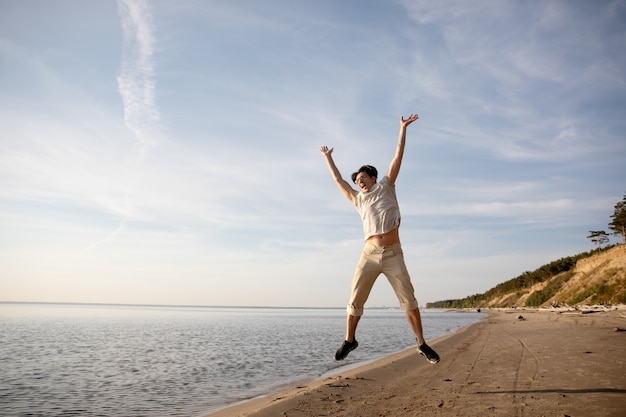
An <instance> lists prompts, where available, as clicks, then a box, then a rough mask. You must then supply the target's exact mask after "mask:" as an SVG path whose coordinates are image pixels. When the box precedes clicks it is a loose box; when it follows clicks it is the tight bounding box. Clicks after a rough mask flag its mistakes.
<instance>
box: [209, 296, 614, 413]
mask: <svg viewBox="0 0 626 417" xmlns="http://www.w3.org/2000/svg"><path fill="white" fill-rule="evenodd" d="M484 312H486V313H488V316H487V317H486V318H483V319H482V320H481V321H480V322H478V323H475V324H471V325H469V326H465V327H463V328H461V329H459V330H457V331H455V332H454V333H452V334H449V335H445V336H442V337H439V338H437V339H434V340H433V341H430V342H429V344H431V345H432V346H433V347H434V348H436V350H437V351H438V352H439V353H440V355H441V357H442V361H441V362H440V363H439V364H435V365H433V364H430V363H428V362H427V361H425V360H424V358H423V357H421V356H420V355H419V354H417V352H416V351H415V348H411V349H407V350H404V351H402V352H398V353H395V354H392V355H389V356H386V357H384V358H381V359H378V360H376V361H373V362H370V363H368V364H365V365H362V366H358V367H355V368H350V369H339V370H337V371H336V372H333V373H332V374H327V375H326V376H324V377H322V378H320V379H317V380H315V381H312V382H308V383H302V384H299V385H297V386H293V387H290V388H287V389H284V390H281V391H279V392H275V393H272V394H269V395H265V396H262V397H257V398H254V399H251V400H247V401H244V402H240V403H237V404H235V405H232V406H229V407H226V408H223V409H220V410H217V411H214V412H211V413H208V414H205V416H206V417H275V416H279V417H312V416H346V417H348V416H350V417H355V416H362V417H368V416H376V417H380V416H417V415H447V416H454V417H456V416H476V415H494V416H511V415H545V416H552V415H554V416H560V417H562V416H564V415H568V416H588V415H602V416H610V417H612V416H616V417H617V416H621V415H623V414H622V413H623V410H624V409H626V331H622V330H625V328H626V307H624V306H616V307H611V308H605V307H601V306H595V307H589V308H560V309H532V308H516V309H487V310H484Z"/></svg>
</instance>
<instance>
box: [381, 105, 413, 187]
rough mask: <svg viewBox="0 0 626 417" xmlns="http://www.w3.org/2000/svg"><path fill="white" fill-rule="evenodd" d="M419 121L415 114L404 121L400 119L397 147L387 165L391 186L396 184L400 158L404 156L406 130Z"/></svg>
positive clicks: (400, 162)
mask: <svg viewBox="0 0 626 417" xmlns="http://www.w3.org/2000/svg"><path fill="white" fill-rule="evenodd" d="M417 119H419V116H418V115H417V114H412V115H410V116H409V117H408V118H407V119H406V120H405V119H404V116H401V117H400V134H399V135H398V146H397V147H396V154H395V155H394V157H393V159H392V160H391V164H389V170H388V171H387V177H389V181H390V182H391V184H395V183H396V178H398V174H399V173H400V165H402V157H403V156H404V145H405V143H406V128H407V127H408V126H409V125H410V124H411V123H413V122H414V121H416V120H417Z"/></svg>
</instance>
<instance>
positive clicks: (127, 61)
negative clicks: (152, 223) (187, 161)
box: [117, 0, 162, 159]
mask: <svg viewBox="0 0 626 417" xmlns="http://www.w3.org/2000/svg"><path fill="white" fill-rule="evenodd" d="M118 8H119V13H120V18H121V23H122V35H123V50H122V62H121V68H120V73H119V75H118V77H117V83H118V87H119V92H120V95H121V96H122V102H123V103H124V121H125V124H126V126H127V127H128V128H129V129H130V130H131V131H132V132H133V134H134V135H135V139H136V140H137V149H136V150H137V153H138V156H139V158H140V159H142V158H143V156H144V155H145V153H146V152H148V151H149V150H151V149H152V148H153V147H155V146H156V145H158V143H159V135H160V133H161V132H160V131H161V128H162V127H161V117H160V112H159V108H158V106H157V103H156V91H155V80H154V57H153V55H154V42H155V41H154V34H153V32H154V28H153V24H152V15H151V10H150V5H149V4H148V1H147V0H119V1H118Z"/></svg>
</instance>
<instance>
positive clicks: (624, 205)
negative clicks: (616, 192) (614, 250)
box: [609, 194, 626, 243]
mask: <svg viewBox="0 0 626 417" xmlns="http://www.w3.org/2000/svg"><path fill="white" fill-rule="evenodd" d="M611 218H612V219H613V221H612V222H611V223H609V229H611V230H612V231H613V234H614V235H622V241H623V243H626V194H624V198H623V199H622V201H620V202H619V203H617V204H616V205H615V212H614V213H613V215H612V216H611Z"/></svg>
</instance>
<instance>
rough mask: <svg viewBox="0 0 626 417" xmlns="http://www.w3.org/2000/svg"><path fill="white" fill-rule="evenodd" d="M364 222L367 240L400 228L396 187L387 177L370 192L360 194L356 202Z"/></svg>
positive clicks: (364, 232)
mask: <svg viewBox="0 0 626 417" xmlns="http://www.w3.org/2000/svg"><path fill="white" fill-rule="evenodd" d="M354 205H355V206H356V209H357V210H358V211H359V214H360V215H361V220H362V221H363V234H364V235H365V240H367V239H369V238H370V237H372V236H374V235H382V234H385V233H387V232H390V231H392V230H393V229H395V228H396V227H398V226H400V208H399V207H398V200H397V198H396V187H395V186H394V185H391V183H390V182H389V177H387V176H385V177H383V179H382V180H381V181H380V182H377V183H376V184H374V186H373V187H372V189H371V190H370V191H368V192H363V191H361V192H359V193H358V194H357V195H356V199H355V201H354Z"/></svg>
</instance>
